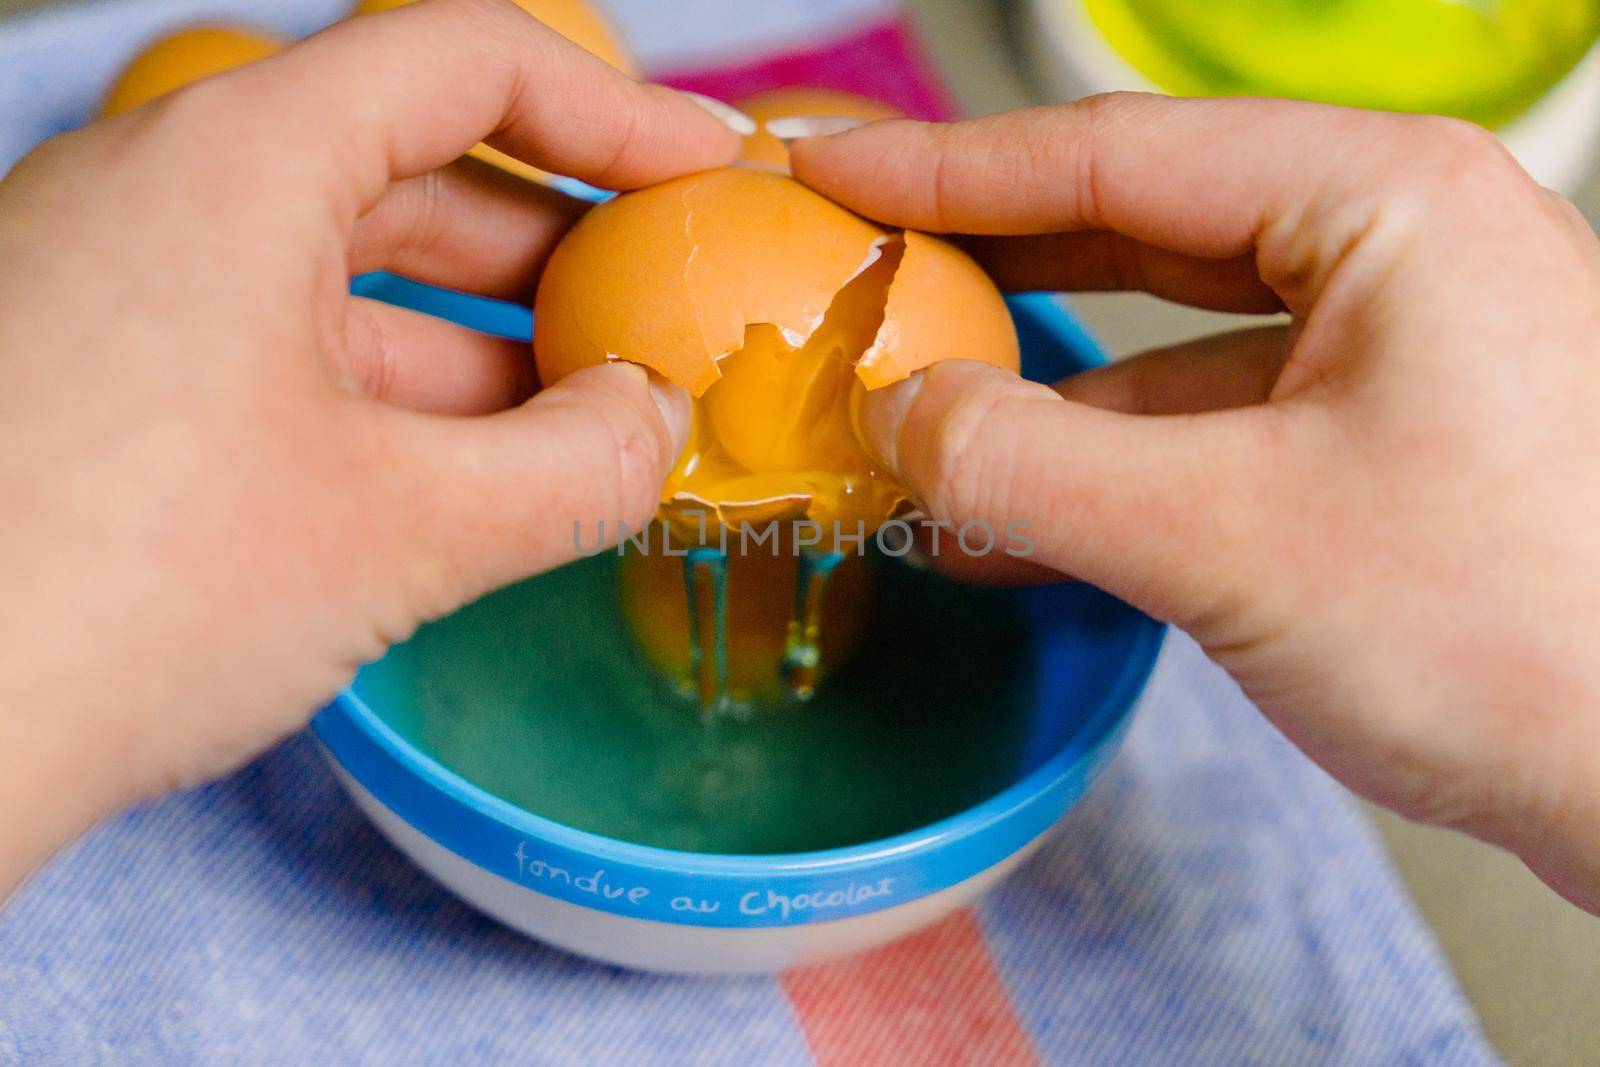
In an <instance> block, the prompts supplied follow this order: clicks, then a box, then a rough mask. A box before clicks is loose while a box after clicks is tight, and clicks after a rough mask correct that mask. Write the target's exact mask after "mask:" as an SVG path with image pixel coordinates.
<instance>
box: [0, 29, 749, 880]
mask: <svg viewBox="0 0 1600 1067" xmlns="http://www.w3.org/2000/svg"><path fill="white" fill-rule="evenodd" d="M490 135H492V136H490ZM485 137H488V139H489V140H490V141H491V142H492V143H493V144H494V146H495V147H497V148H501V149H503V150H505V151H508V152H511V153H513V154H515V155H517V156H518V157H520V158H522V159H524V160H527V161H528V162H531V163H534V164H536V165H538V166H541V167H545V168H548V169H550V170H553V171H557V172H560V173H564V174H571V175H574V176H577V177H579V178H583V179H586V180H588V181H591V182H593V183H596V184H599V185H603V186H610V187H618V188H625V187H632V186H638V185H644V184H649V183H653V182H657V181H661V180H664V179H667V178H669V177H673V176H675V175H677V174H680V173H684V172H688V171H693V170H697V169H702V168H706V167H711V166H717V165H721V164H723V163H725V162H727V161H729V160H730V159H732V157H733V155H734V153H735V152H736V150H737V147H738V141H737V138H736V137H735V136H734V135H733V134H732V133H731V132H729V130H727V129H726V128H725V127H724V126H723V125H721V124H720V123H719V122H718V121H717V120H716V119H714V118H712V117H711V116H710V115H708V114H707V113H706V111H704V110H702V109H701V108H700V107H697V106H696V105H695V104H694V103H693V102H691V101H690V100H689V99H688V98H686V97H684V96H682V95H681V94H678V93H675V92H673V91H671V90H668V89H663V88H659V87H652V86H641V85H638V84H635V83H634V82H632V81H630V80H628V79H626V78H624V77H623V76H622V75H620V74H618V73H616V72H615V71H613V70H612V69H610V68H609V67H607V66H605V65H604V64H602V63H600V62H599V61H598V60H595V59H593V57H591V56H589V55H588V54H587V53H585V52H583V51H581V50H580V49H578V48H577V47H576V46H573V45H571V44H569V43H568V42H567V41H565V40H563V39H562V38H560V37H558V36H557V35H555V34H554V33H552V32H551V31H549V30H547V29H545V28H544V27H543V26H542V25H541V24H539V23H537V22H535V21H534V20H533V19H531V18H529V17H528V16H527V15H525V14H524V13H522V12H521V11H520V10H519V9H517V8H516V7H515V6H514V5H512V4H511V3H509V2H495V0H435V2H432V3H426V4H420V5H416V6H412V7H406V8H404V9H402V10H399V11H395V12H392V13H387V14H383V15H378V16H372V17H364V18H360V19H357V20H355V21H353V22H349V23H344V24H341V25H338V26H336V27H334V28H333V29H331V30H329V31H327V32H326V33H323V34H320V35H318V36H317V37H315V38H312V39H311V40H309V41H307V42H305V43H303V44H301V45H299V46H297V47H295V48H292V49H290V50H288V51H287V52H285V53H283V54H282V55H280V56H277V57H274V58H272V59H269V60H266V61H264V62H262V63H260V64H257V65H254V66H251V67H247V68H243V69H240V70H238V71H235V72H232V73H230V74H227V75H224V76H221V77H218V78H215V79H213V80H210V81H207V82H204V83H201V84H199V85H196V86H194V87H191V88H189V89H187V90H184V91H182V92H179V93H177V94H174V95H172V96H170V97H167V98H165V99H163V100H161V101H158V102H156V103H155V104H153V105H151V106H149V107H146V108H143V109H140V110H138V111H135V112H133V113H130V114H128V115H126V116H123V117H120V118H118V119H116V120H113V121H109V122H104V123H100V124H96V125H94V126H91V127H88V128H86V129H84V130H81V131H79V132H76V133H73V134H69V135H67V136H64V137H61V138H58V139H56V140H54V141H52V142H50V143H48V144H46V145H44V146H43V147H42V148H40V149H39V150H38V151H37V152H35V153H34V154H33V155H32V156H30V157H28V158H27V159H25V160H23V161H22V162H21V163H20V164H19V165H18V166H17V167H16V169H15V170H14V171H13V172H12V173H11V174H10V175H9V176H8V177H6V179H5V180H4V181H3V182H0V381H3V382H4V386H3V388H0V501H4V504H3V505H0V508H3V512H4V515H5V521H4V522H3V523H0V554H3V558H4V559H5V560H6V561H7V563H8V566H7V567H6V581H5V590H4V600H3V602H0V604H3V606H0V650H4V669H3V670H0V896H3V895H4V892H5V889H6V888H7V887H8V886H9V885H10V884H11V883H12V882H13V881H14V880H15V879H16V878H18V877H20V875H21V874H22V873H24V872H25V871H26V870H27V869H28V868H29V867H31V866H32V865H33V864H34V863H36V862H37V861H38V860H39V859H41V858H42V857H43V856H44V855H45V854H47V853H48V852H49V851H50V850H51V849H52V848H54V847H55V846H57V845H59V844H60V843H61V842H63V841H65V840H67V839H68V838H69V837H71V836H72V835H73V834H75V833H77V832H79V831H81V830H82V829H84V828H85V827H87V826H88V825H89V824H90V823H92V822H93V821H94V820H95V819H97V818H99V817H100V816H101V815H103V814H105V813H106V812H108V811H110V810H112V809H114V808H116V807H119V806H121V805H123V804H126V803H128V802H130V801H132V800H134V799H137V798H139V797H143V796H147V795H150V794H152V793H155V792H158V791H161V790H164V789H167V788H171V787H173V786H178V785H185V784H190V783H194V782H197V781H199V780H201V779H203V778H206V777H208V776H211V775H214V774H216V773H218V772H220V771H222V770H224V769H226V768H228V767H230V766H232V765H234V764H236V763H237V762H239V761H240V760H242V759H244V758H245V757H247V756H248V755H250V754H252V753H253V752H255V751H257V750H259V749H260V748H262V747H264V746H266V745H267V744H268V743H270V742H271V741H273V740H274V739H276V738H278V737H280V736H282V735H283V734H285V733H287V732H289V731H291V730H293V729H295V728H297V727H298V726H300V725H302V724H303V723H304V722H305V720H306V718H307V716H308V715H309V714H310V713H311V712H312V711H313V710H315V708H316V707H317V706H318V705H319V704H320V703H321V702H323V701H325V700H326V699H327V698H328V697H330V696H331V695H332V694H333V693H335V692H336V691H337V690H338V689H339V688H340V686H342V685H343V684H344V683H345V682H346V681H347V680H348V679H349V677H350V675H351V674H352V672H353V671H354V670H355V668H356V667H357V666H358V665H360V664H361V663H363V662H365V661H367V660H370V659H372V658H374V657H376V656H378V655H380V654H381V653H382V652H383V650H384V648H385V647H386V646H387V645H388V644H389V643H391V642H393V641H397V640H400V639H403V638H404V637H405V636H406V635H408V634H409V633H410V632H411V631H412V630H413V628H414V627H415V626H416V625H417V624H418V623H419V622H420V621H422V620H426V619H429V618H432V617H435V616H438V615H440V614H442V613H445V612H447V611H449V610H451V609H452V608H454V607H456V606H457V605H459V604H461V603H463V602H464V601H467V600H469V599H472V598H473V597H475V596H477V595H479V594H481V593H483V592H485V591H487V590H489V589H491V588H493V587H495V586H498V585H502V584H505V583H507V582H510V581H513V580H516V579H519V578H522V577H525V576H527V575H530V574H533V573H535V572H538V571H541V570H544V569H547V568H550V567H553V566H555V565H557V564H559V563H562V562H564V561H566V560H567V559H569V558H571V557H573V556H575V555H576V551H575V549H574V547H573V544H572V540H573V539H572V529H573V522H574V520H576V519H578V518H580V517H582V518H589V517H591V516H593V515H597V514H601V515H606V516H617V517H620V518H623V519H627V520H631V521H634V522H635V523H636V524H637V523H642V522H643V521H644V520H646V519H647V518H648V517H649V516H650V515H651V513H652V512H653V511H654V509H655V504H656V497H657V493H658V491H659V487H660V484H661V480H662V478H663V477H664V476H665V474H666V472H667V470H668V468H669V466H670V463H671V461H672V459H673V458H674V457H675V456H676V454H677V452H678V451H679V450H680V448H681V446H682V443H683V440H684V437H685V435H686V431H687V419H688V400H687V397H686V396H685V395H684V394H682V393H681V392H679V391H678V390H676V389H673V388H671V387H667V386H653V385H649V384H648V383H647V379H646V376H645V374H644V372H643V371H642V370H640V369H638V368H636V367H629V366H622V365H618V366H611V367H602V368H595V369H593V370H590V371H585V372H584V373H582V374H578V375H574V376H572V377H571V378H568V379H566V380H564V381H563V382H562V383H561V384H560V385H559V386H556V387H554V388H551V389H548V390H546V391H544V392H542V393H540V394H538V395H537V396H535V397H533V399H531V400H527V395H528V393H529V392H530V391H531V389H532V385H531V382H532V371H531V353H530V352H529V351H528V350H527V348H526V346H524V345H515V344H513V343H511V342H503V341H499V340H496V339H492V338H486V337H482V336H479V335H476V334H473V333H470V332H469V331H466V330H463V329H460V328H457V327H455V326H453V325H450V324H447V323H442V322H439V321H436V320H433V319H429V318H426V317H423V316H421V315H417V314H414V313H411V312H407V311H402V310H399V309H396V308H390V307H386V306H383V305H379V304H375V303H372V302H370V301H365V300H359V299H352V298H351V297H350V296H349V295H348V280H349V277H350V275H351V274H353V273H358V272H361V271H367V270H373V269H378V268H392V269H395V270H399V271H401V272H403V273H406V274H408V275H411V276H413V277H417V278H420V279H421V280H424V281H431V282H436V283H439V284H443V285H448V286H454V287H459V288H463V289H469V290H472V291H475V292H479V293H484V294H487V295H499V296H506V297H512V298H516V297H524V298H530V299H531V292H532V289H533V286H534V284H535V282H536V279H537V274H538V272H539V269H540V267H541V265H542V263H543V260H544V258H545V256H546V255H547V254H548V252H549V250H550V248H551V246H552V245H553V244H554V242H555V241H556V239H557V238H558V237H559V236H560V234H561V232H562V231H563V230H564V228H565V227H566V225H567V224H568V223H570V221H571V220H572V219H573V218H574V217H575V216H576V215H577V213H578V212H579V211H580V210H581V207H582V205H579V204H577V203H576V202H574V201H570V200H567V199H566V198H563V197H561V196H559V195H557V194H555V193H552V192H550V191H548V190H546V189H543V188H539V187H535V186H532V185H528V184H526V183H523V182H521V181H520V180H517V179H512V178H509V177H507V176H505V175H502V174H500V173H498V172H496V171H493V170H491V169H489V168H486V167H483V166H481V165H477V164H475V163H473V161H470V160H468V161H463V162H462V163H460V164H454V165H450V166H446V165H447V164H451V162H452V161H453V160H456V159H457V158H458V157H460V156H461V154H462V153H463V152H464V151H465V150H466V149H468V148H469V147H470V146H471V145H473V144H474V143H475V142H477V141H479V140H482V139H484V138H485ZM440 167H445V169H444V170H438V169H437V168H440ZM524 400H527V402H526V403H523V401H524Z"/></svg>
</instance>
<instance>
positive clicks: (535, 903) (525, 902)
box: [324, 750, 1044, 974]
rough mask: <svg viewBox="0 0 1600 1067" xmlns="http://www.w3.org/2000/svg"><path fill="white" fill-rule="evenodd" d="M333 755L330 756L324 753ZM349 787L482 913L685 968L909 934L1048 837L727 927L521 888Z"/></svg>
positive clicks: (824, 954) (612, 955)
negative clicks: (822, 909)
mask: <svg viewBox="0 0 1600 1067" xmlns="http://www.w3.org/2000/svg"><path fill="white" fill-rule="evenodd" d="M324 755H328V754H327V752H326V750H324ZM328 762H329V763H330V764H331V765H332V766H333V769H334V772H335V774H337V775H338V778H339V781H340V783H341V784H342V785H343V786H344V788H345V790H346V791H347V792H348V793H349V794H350V796H351V797H352V798H353V799H354V800H355V802H356V804H357V805H358V806H359V807H360V808H361V810H362V811H363V812H365V813H366V815H367V817H368V818H370V819H371V820H372V822H373V824H374V825H376V826H377V827H378V829H379V830H380V831H381V832H382V833H383V835H384V836H385V837H387V838H388V839H389V840H390V841H391V842H393V843H394V846H395V847H396V848H398V849H399V850H400V851H401V852H404V853H405V854H406V855H407V856H409V857H410V858H411V859H412V861H414V862H415V863H416V864H417V865H418V866H419V867H421V868H422V869H423V870H425V871H427V872H428V873H429V874H430V875H432V876H433V877H434V878H435V879H437V880H438V881H439V882H440V883H441V884H442V885H444V886H445V888H447V889H449V890H450V891H451V892H452V893H454V894H455V895H456V896H458V897H460V898H461V899H462V900H465V901H466V902H467V903H469V904H471V905H472V906H473V907H475V908H477V909H478V910H479V911H482V912H484V913H485V914H487V915H490V916H492V917H494V918H496V919H498V920H500V921H501V922H503V923H505V924H506V925H507V926H510V927H511V928H513V929H515V930H519V931H521V932H522V933H525V934H527V935H529V936H530V937H535V938H537V939H539V940H540V941H545V942H548V943H549V944H552V945H555V946H556V947H558V948H562V949H565V950H566V951H568V952H572V953H576V954H577V955H580V956H588V957H590V958H592V959H597V960H601V961H603V962H606V963H612V964H616V965H618V966H622V967H631V968H634V969H636V970H642V971H663V972H671V973H676V974H767V973H771V972H773V971H781V970H785V969H787V968H789V967H797V966H803V965H805V964H808V963H818V962H821V961H823V960H828V959H833V958H836V957H839V956H845V955H849V954H850V953H853V952H859V951H861V950H863V949H868V948H872V947H873V946H875V945H881V944H884V943H886V942H889V941H893V940H894V939H896V938H898V937H902V936H904V935H906V934H909V933H911V932H912V931H914V930H917V929H920V928H921V927H924V926H927V925H928V924H930V923H933V922H935V921H937V920H938V919H941V918H943V917H944V916H945V915H947V914H949V913H950V912H951V911H953V910H955V909H956V908H958V907H960V906H961V905H963V904H966V903H969V902H970V901H972V900H973V899H974V898H976V897H977V896H978V895H979V894H981V893H982V892H983V891H984V890H986V889H988V888H989V887H990V886H992V885H994V884H995V883H996V882H998V881H999V880H1000V879H1001V878H1003V877H1005V876H1006V875H1007V874H1008V873H1010V872H1011V871H1012V870H1013V869H1015V868H1016V866H1017V865H1018V864H1020V863H1021V862H1022V861H1023V860H1024V859H1026V858H1027V857H1028V856H1029V855H1031V854H1032V853H1033V851H1034V850H1035V849H1036V848H1038V847H1039V844H1040V842H1041V841H1042V840H1043V838H1044V835H1043V834H1041V835H1039V836H1038V837H1036V838H1034V839H1033V841H1031V842H1029V843H1028V844H1027V845H1025V846H1023V847H1022V848H1021V849H1019V850H1018V851H1016V852H1014V853H1012V854H1011V855H1010V856H1008V857H1007V858H1006V859H1004V860H1001V861H1000V862H999V863H996V864H995V865H993V866H991V867H989V868H988V869H987V870H984V871H980V872H979V873H977V874H975V875H973V876H972V877H970V878H968V879H966V880H965V881H962V882H958V883H956V884H955V885H952V886H949V887H947V888H945V889H941V890H939V891H938V892H935V893H930V894H928V895H927V896H923V897H918V898H916V899H914V900H909V901H907V902H906V903H904V904H897V905H895V906H893V907H888V908H884V909H882V910H879V911H874V912H870V913H868V914H865V915H855V916H851V917H850V918H847V919H834V920H831V921H826V922H814V923H803V924H800V925H796V926H765V927H749V928H724V927H710V926H689V925H677V924H674V923H664V922H656V921H654V920H649V919H635V918H630V917H628V916H625V915H617V914H614V913H612V912H606V911H599V910H597V909H594V908H586V907H583V906H581V905H578V904H571V903H568V902H567V901H564V900H557V899H555V898H554V897H550V896H547V895H545V894H544V893H540V892H538V891H537V890H534V889H530V888H529V887H527V886H524V885H519V884H517V883H515V882H512V881H510V880H508V879H506V878H503V877H501V876H500V875H497V874H494V873H492V872H490V871H487V870H484V869H483V868H482V867H479V866H478V865H476V864H474V863H472V862H470V861H468V860H465V859H462V858H461V857H460V856H458V855H456V854H455V853H454V852H451V851H450V850H449V849H447V848H445V847H444V846H443V845H440V844H439V843H438V842H437V841H434V840H433V839H432V838H430V837H428V836H427V835H425V834H423V833H421V832H419V831H418V830H417V829H416V828H415V827H413V826H412V825H411V824H410V823H408V822H406V821H405V820H404V819H402V818H400V816H398V815H396V814H395V813H394V812H393V811H392V810H390V809H389V808H388V807H387V806H386V805H385V804H384V803H383V802H382V801H380V800H379V799H378V798H377V797H375V796H373V795H372V794H371V793H370V792H369V791H368V790H367V789H366V788H365V787H364V786H363V785H361V783H360V782H357V781H356V780H355V779H354V778H352V777H351V776H350V775H349V774H348V773H347V772H346V771H345V770H344V768H343V767H341V766H340V765H339V763H338V761H337V760H335V759H333V758H332V756H331V755H330V756H328Z"/></svg>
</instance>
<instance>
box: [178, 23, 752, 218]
mask: <svg viewBox="0 0 1600 1067" xmlns="http://www.w3.org/2000/svg"><path fill="white" fill-rule="evenodd" d="M209 87H210V89H211V91H212V98H213V99H214V100H215V102H216V108H217V114H218V116H227V117H229V118H230V119H231V121H230V123H229V125H230V128H232V130H233V132H234V137H235V139H236V140H237V141H239V142H240V143H243V144H246V145H250V146H254V152H255V157H256V159H257V161H258V162H259V163H260V165H261V166H263V167H274V168H276V169H275V171H274V173H275V174H280V175H282V177H283V178H284V180H291V181H297V180H302V178H303V176H306V175H309V176H311V177H312V178H314V179H316V180H320V181H321V182H323V183H324V184H325V185H326V186H327V187H328V188H329V189H330V191H331V193H332V194H333V195H334V196H335V197H340V196H344V197H349V198H350V200H351V202H350V203H349V204H347V205H343V210H344V211H345V212H346V213H347V215H348V217H349V218H350V219H352V220H353V219H354V218H355V217H356V216H358V215H360V214H362V213H363V212H364V211H365V209H366V208H367V207H369V206H370V205H371V204H373V203H374V202H376V200H377V198H378V196H379V195H380V194H381V193H382V192H383V190H384V188H385V187H386V186H387V185H388V183H389V182H390V181H391V180H400V179H404V178H408V177H413V176H415V175H418V174H423V173H426V172H427V171H430V170H433V169H435V168H438V167H441V166H443V165H445V164H446V163H449V162H450V161H452V160H454V159H456V158H457V157H459V156H461V155H462V154H464V153H465V152H466V151H467V149H469V148H470V147H472V145H473V144H475V143H477V142H478V141H484V140H486V141H488V142H489V143H490V144H491V145H493V146H494V147H496V148H499V149H500V150H502V151H505V152H507V153H509V154H511V155H513V156H516V157H517V158H518V159H521V160H524V161H525V162H528V163H531V164H533V165H535V166H538V167H542V168H544V169H546V170H550V171H554V172H557V173H560V174H568V175H571V176H573V177H576V178H580V179H582V180H584V181H587V182H590V183H592V184H596V185H601V186H604V187H607V188H632V187H635V186H640V185H648V184H651V183H653V182H658V181H662V180H664V179H666V178H670V177H674V176H676V175H678V174H683V173H687V172H690V171H694V170H701V169H705V168H709V167H714V166H719V165H721V164H724V163H727V162H728V161H730V160H731V159H732V158H733V156H734V154H735V153H736V152H737V151H738V148H739V138H738V137H737V136H736V135H735V134H734V133H733V132H732V131H731V130H730V129H729V128H728V127H727V126H725V125H724V124H723V123H722V122H720V121H719V120H717V119H716V118H714V117H713V116H712V115H711V113H710V112H708V111H706V110H705V109H704V108H702V107H700V106H699V105H697V104H695V103H694V102H693V101H692V100H690V99H689V98H688V97H687V96H684V95H683V94H681V93H678V92H676V91H674V90H671V89H666V88H663V87H660V86H652V85H641V84H639V83H638V82H635V81H633V80H632V79H630V78H628V77H627V76H625V75H623V74H622V73H620V72H619V71H617V70H616V69H614V68H612V67H610V66H608V65H607V64H605V63H603V62H602V61H600V60H598V59H596V58H595V57H594V56H592V55H590V54H589V53H588V52H586V51H584V50H583V49H582V48H580V47H578V46H577V45H575V44H573V43H572V42H570V41H568V40H566V39H565V38H564V37H561V36H560V35H559V34H557V33H555V32H554V31H553V30H551V29H549V28H548V27H546V26H545V25H544V24H543V23H541V22H539V21H538V20H536V19H534V18H532V17H531V16H529V15H528V14H527V13H525V12H524V11H522V10H521V9H520V8H518V7H517V6H516V5H515V4H513V3H511V0H427V2H425V3H419V4H410V5H407V6H405V7H402V8H399V9H397V10H393V11H387V12H384V13H382V14H377V15H369V16H362V17H360V18H355V19H351V20H348V21H345V22H341V23H338V24H336V25H334V26H333V27H332V28H330V29H328V30H325V31H323V32H322V33H319V34H317V35H316V36H314V37H312V38H310V39H308V40H306V41H304V42H302V43H301V44H299V45H296V46H295V47H292V48H290V49H288V50H287V51H285V52H283V53H281V54H280V55H277V56H274V57H272V58H270V59H267V60H264V61H262V62H260V63H257V64H253V65H251V66H249V67H244V68H241V69H239V70H236V71H234V72H231V73H229V74H226V75H223V76H222V77H220V78H217V79H214V80H213V81H211V82H210V83H209ZM205 88H206V86H199V87H197V89H205ZM268 104H270V106H267V105H268ZM352 194H353V195H352Z"/></svg>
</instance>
